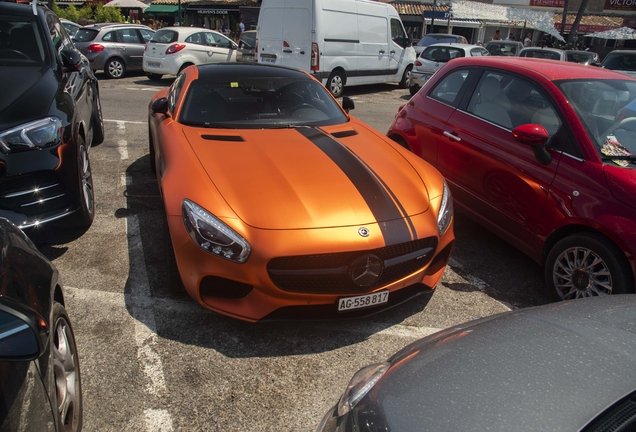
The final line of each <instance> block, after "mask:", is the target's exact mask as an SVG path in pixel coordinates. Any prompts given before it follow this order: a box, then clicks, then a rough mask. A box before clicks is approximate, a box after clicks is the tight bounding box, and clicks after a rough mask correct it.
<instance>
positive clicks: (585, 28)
mask: <svg viewBox="0 0 636 432" xmlns="http://www.w3.org/2000/svg"><path fill="white" fill-rule="evenodd" d="M554 28H556V29H557V30H559V31H561V23H555V24H554ZM615 28H618V27H616V26H604V25H585V24H579V26H578V27H577V29H576V32H577V33H596V32H602V31H605V30H612V29H615ZM570 30H572V24H566V25H565V31H566V32H569V31H570Z"/></svg>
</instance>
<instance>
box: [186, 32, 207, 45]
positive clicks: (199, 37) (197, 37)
mask: <svg viewBox="0 0 636 432" xmlns="http://www.w3.org/2000/svg"><path fill="white" fill-rule="evenodd" d="M185 41H186V42H189V43H193V44H197V45H205V33H195V34H192V35H190V36H188V37H187V38H186V39H185Z"/></svg>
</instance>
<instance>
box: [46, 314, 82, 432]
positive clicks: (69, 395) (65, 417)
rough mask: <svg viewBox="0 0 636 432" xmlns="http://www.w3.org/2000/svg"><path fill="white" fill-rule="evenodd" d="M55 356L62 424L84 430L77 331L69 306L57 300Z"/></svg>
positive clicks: (53, 337) (77, 431)
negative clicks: (67, 311) (68, 309)
mask: <svg viewBox="0 0 636 432" xmlns="http://www.w3.org/2000/svg"><path fill="white" fill-rule="evenodd" d="M52 330H53V331H52V334H51V357H52V360H53V376H54V379H55V390H56V392H55V394H56V395H55V401H56V406H57V414H58V416H59V421H60V426H61V427H62V428H63V430H64V431H67V432H80V431H81V430H82V419H83V415H82V405H83V404H82V380H81V377H80V366H79V355H78V352H77V344H76V343H75V335H74V333H73V328H72V327H71V322H70V320H69V318H68V314H67V313H66V309H64V306H62V305H61V304H60V303H58V302H54V303H53V326H52Z"/></svg>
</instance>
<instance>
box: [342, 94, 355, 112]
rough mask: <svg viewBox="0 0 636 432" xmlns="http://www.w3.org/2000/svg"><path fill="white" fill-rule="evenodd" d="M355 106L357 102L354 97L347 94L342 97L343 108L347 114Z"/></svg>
mask: <svg viewBox="0 0 636 432" xmlns="http://www.w3.org/2000/svg"><path fill="white" fill-rule="evenodd" d="M355 107H356V104H355V103H353V99H351V98H350V97H349V96H345V97H343V98H342V108H343V109H344V110H345V112H346V113H347V114H349V111H351V110H352V109H354V108H355Z"/></svg>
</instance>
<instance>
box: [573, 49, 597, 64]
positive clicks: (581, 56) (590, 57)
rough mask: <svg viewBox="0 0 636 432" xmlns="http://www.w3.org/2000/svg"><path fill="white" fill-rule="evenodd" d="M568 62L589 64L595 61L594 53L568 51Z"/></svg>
mask: <svg viewBox="0 0 636 432" xmlns="http://www.w3.org/2000/svg"><path fill="white" fill-rule="evenodd" d="M567 56H568V61H569V62H575V63H583V64H589V63H592V62H593V61H594V53H591V52H584V51H568V52H567Z"/></svg>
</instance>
